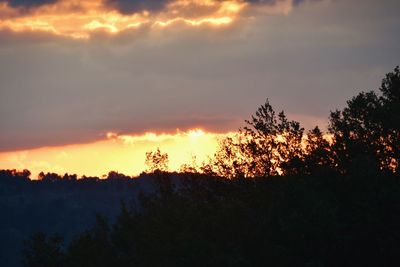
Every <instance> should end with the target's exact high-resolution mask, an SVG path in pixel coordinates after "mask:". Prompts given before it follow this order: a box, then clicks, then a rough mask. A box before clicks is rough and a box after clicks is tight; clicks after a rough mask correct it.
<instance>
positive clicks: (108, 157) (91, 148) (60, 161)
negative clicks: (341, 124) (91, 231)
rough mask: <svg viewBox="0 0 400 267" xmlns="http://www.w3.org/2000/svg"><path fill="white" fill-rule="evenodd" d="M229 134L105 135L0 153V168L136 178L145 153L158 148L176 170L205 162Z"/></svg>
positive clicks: (170, 166)
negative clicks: (114, 173) (111, 173)
mask: <svg viewBox="0 0 400 267" xmlns="http://www.w3.org/2000/svg"><path fill="white" fill-rule="evenodd" d="M228 134H230V133H226V134H223V133H210V132H206V131H204V130H202V129H192V130H188V131H179V130H178V131H177V132H175V133H172V134H171V133H164V134H162V133H161V134H160V133H152V132H148V133H144V134H141V135H128V134H118V133H114V132H108V133H106V134H105V136H104V139H102V140H100V141H96V142H93V143H88V144H77V145H66V146H58V147H46V148H38V149H31V150H24V151H15V152H5V153H0V169H29V170H30V171H31V172H32V174H33V175H32V177H36V176H37V174H38V173H39V172H41V171H43V172H56V173H59V174H64V173H66V172H68V173H76V174H78V175H84V174H85V175H96V176H101V175H104V174H107V173H108V172H109V171H112V170H114V171H118V172H122V173H124V174H126V175H138V174H140V173H141V172H142V171H144V170H145V169H146V166H145V163H144V162H145V154H146V152H149V151H155V150H156V149H157V148H160V150H161V152H162V153H168V155H169V160H170V164H169V169H170V170H171V171H178V170H179V169H180V167H181V166H182V164H191V163H192V162H191V161H192V159H193V158H196V163H197V164H199V165H200V164H201V163H202V162H203V161H206V160H207V159H208V157H210V156H212V155H213V154H214V153H215V152H216V150H217V147H218V141H219V140H220V139H221V138H224V137H225V136H227V135H228Z"/></svg>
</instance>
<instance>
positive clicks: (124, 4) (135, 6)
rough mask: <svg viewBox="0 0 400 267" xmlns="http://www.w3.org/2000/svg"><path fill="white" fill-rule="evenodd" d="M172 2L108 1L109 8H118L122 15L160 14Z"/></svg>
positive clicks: (161, 0) (166, 0)
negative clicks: (146, 12) (143, 12)
mask: <svg viewBox="0 0 400 267" xmlns="http://www.w3.org/2000/svg"><path fill="white" fill-rule="evenodd" d="M169 2H171V0H169V1H168V0H152V1H149V0H106V1H105V3H106V5H108V6H111V7H114V8H116V9H117V10H118V11H119V12H121V13H122V14H132V13H139V12H142V11H145V10H146V11H149V12H158V11H160V10H162V9H164V8H165V6H166V4H167V3H169Z"/></svg>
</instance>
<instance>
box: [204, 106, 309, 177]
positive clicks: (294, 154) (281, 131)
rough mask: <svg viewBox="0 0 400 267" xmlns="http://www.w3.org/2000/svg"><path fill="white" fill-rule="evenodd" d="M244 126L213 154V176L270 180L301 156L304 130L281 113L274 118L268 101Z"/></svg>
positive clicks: (224, 141)
mask: <svg viewBox="0 0 400 267" xmlns="http://www.w3.org/2000/svg"><path fill="white" fill-rule="evenodd" d="M245 122H246V124H247V126H246V127H244V128H242V129H240V131H239V133H238V134H237V135H236V136H233V137H228V138H226V139H224V140H223V141H222V142H221V145H220V148H219V151H218V152H217V153H216V154H215V158H214V161H213V162H212V163H211V165H214V166H215V167H214V169H215V172H216V173H217V174H218V175H221V176H225V177H228V178H238V177H270V176H275V175H278V174H283V173H285V171H286V170H285V167H286V166H287V163H288V162H291V161H292V162H293V161H294V160H295V159H296V158H297V159H300V158H301V157H302V154H303V150H302V139H303V132H304V129H303V128H301V127H300V123H298V122H296V121H289V120H288V119H287V118H286V115H285V113H284V112H283V111H282V112H280V113H279V114H278V115H276V113H275V111H274V109H273V108H272V106H271V105H270V104H269V102H268V99H267V100H266V102H265V104H264V105H262V106H260V107H259V108H258V110H257V111H256V113H255V115H253V116H252V117H251V120H246V121H245Z"/></svg>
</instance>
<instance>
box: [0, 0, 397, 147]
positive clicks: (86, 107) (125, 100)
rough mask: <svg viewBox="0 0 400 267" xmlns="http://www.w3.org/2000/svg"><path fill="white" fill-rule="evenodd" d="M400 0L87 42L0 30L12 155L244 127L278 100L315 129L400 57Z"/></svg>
mask: <svg viewBox="0 0 400 267" xmlns="http://www.w3.org/2000/svg"><path fill="white" fill-rule="evenodd" d="M399 7H400V4H399V2H398V1H372V0H371V1H363V2H362V4H360V1H342V0H338V1H318V2H306V3H304V4H302V5H299V6H298V7H297V8H295V9H294V10H293V11H292V13H290V14H289V15H287V16H282V15H281V16H264V17H260V16H259V17H256V18H255V19H252V20H245V21H240V22H238V23H237V25H234V26H232V28H228V29H213V30H210V29H206V28H198V29H193V28H185V27H171V28H169V29H164V30H158V31H146V32H145V33H142V34H140V35H135V36H133V35H132V34H131V33H126V34H125V35H124V36H120V37H117V38H115V39H106V38H102V37H99V38H98V39H94V40H92V41H86V42H79V41H70V40H61V39H57V38H51V37H46V38H44V37H43V38H42V37H41V38H38V37H36V36H35V35H31V36H29V37H27V36H21V35H18V34H11V33H7V32H4V31H3V32H1V33H0V62H1V65H0V125H1V126H0V127H1V128H0V150H3V151H6V150H14V149H24V148H31V147H40V146H48V145H61V144H72V143H78V142H88V141H91V140H95V139H99V138H103V137H104V134H105V133H106V132H107V131H116V132H121V133H140V132H144V131H147V130H157V131H173V130H174V129H176V128H181V129H185V128H191V127H199V126H202V127H204V128H206V129H209V130H212V131H228V130H235V129H237V128H238V127H240V126H242V125H243V120H244V119H247V118H248V117H249V116H250V114H252V113H253V112H254V111H255V109H256V108H257V107H258V106H259V105H260V104H262V103H263V102H264V100H265V98H269V100H270V102H271V103H272V104H273V105H274V106H275V107H276V109H277V110H280V109H284V110H285V111H286V112H287V113H288V114H289V117H291V118H293V119H298V120H299V121H300V122H303V125H304V126H306V127H312V126H313V125H314V124H321V123H322V124H323V123H325V125H321V126H322V127H324V126H326V123H327V117H328V116H329V111H330V110H333V109H335V108H340V107H342V106H344V105H345V101H346V100H347V99H348V98H350V97H351V96H353V95H355V94H356V93H357V92H359V91H361V90H372V89H376V88H378V87H379V85H380V80H381V78H383V76H384V74H385V73H386V72H389V71H391V70H392V69H393V68H394V67H395V66H396V65H398V64H400V51H399V49H398V44H399V41H400V36H399V35H398V29H399V28H400V19H399V18H398V12H397V11H398V10H399Z"/></svg>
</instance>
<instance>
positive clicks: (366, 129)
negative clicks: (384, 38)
mask: <svg viewBox="0 0 400 267" xmlns="http://www.w3.org/2000/svg"><path fill="white" fill-rule="evenodd" d="M380 91H381V93H382V94H381V95H380V96H379V95H377V94H376V93H375V92H373V91H370V92H361V93H359V94H358V95H357V96H355V97H353V98H352V99H351V100H349V101H348V102H347V107H345V108H344V109H343V110H342V111H340V110H336V111H334V112H332V113H331V116H330V127H329V131H330V133H331V134H332V135H333V137H334V147H333V149H334V157H335V164H336V165H337V168H338V169H339V170H340V171H341V172H342V173H346V172H352V171H359V170H362V171H367V170H370V171H379V170H391V171H396V172H399V158H400V122H399V121H400V115H399V114H400V72H399V68H398V67H396V68H395V70H394V72H392V73H388V74H387V75H386V78H385V79H383V81H382V85H381V88H380Z"/></svg>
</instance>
